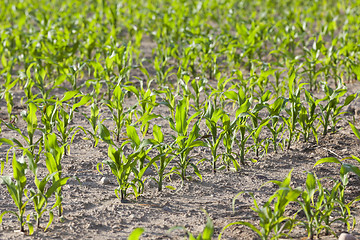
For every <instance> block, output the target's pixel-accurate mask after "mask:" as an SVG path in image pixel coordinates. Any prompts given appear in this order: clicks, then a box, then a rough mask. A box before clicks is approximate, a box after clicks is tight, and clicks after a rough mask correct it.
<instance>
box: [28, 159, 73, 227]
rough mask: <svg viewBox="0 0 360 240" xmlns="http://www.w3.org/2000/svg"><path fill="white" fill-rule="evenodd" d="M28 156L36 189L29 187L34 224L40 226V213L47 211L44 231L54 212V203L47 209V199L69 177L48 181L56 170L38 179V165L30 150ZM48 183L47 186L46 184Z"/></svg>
mask: <svg viewBox="0 0 360 240" xmlns="http://www.w3.org/2000/svg"><path fill="white" fill-rule="evenodd" d="M26 155H27V157H28V161H29V169H30V170H31V171H32V172H33V174H34V183H35V185H36V189H30V190H29V192H30V198H29V199H30V201H31V202H32V203H33V204H34V210H35V214H34V216H35V220H36V226H37V228H40V220H41V217H42V215H43V214H44V213H45V212H47V211H48V212H49V221H48V223H47V225H46V227H45V228H44V231H46V230H47V229H48V228H49V226H50V225H51V223H52V220H53V218H54V214H53V212H52V211H51V209H53V208H54V207H56V205H55V206H54V207H53V208H51V209H48V208H47V205H48V199H49V198H50V197H51V196H52V195H53V194H54V193H55V192H56V191H57V190H58V188H60V187H62V186H64V185H65V184H66V182H67V180H68V179H69V177H65V178H59V179H58V180H56V181H50V180H52V179H55V175H56V174H58V172H53V173H52V174H47V175H46V176H45V177H44V178H43V179H42V180H41V179H39V178H38V177H39V176H38V173H37V172H38V171H37V170H38V165H37V163H36V161H34V158H33V156H32V155H31V153H30V152H28V153H27V154H26ZM47 185H48V186H47Z"/></svg>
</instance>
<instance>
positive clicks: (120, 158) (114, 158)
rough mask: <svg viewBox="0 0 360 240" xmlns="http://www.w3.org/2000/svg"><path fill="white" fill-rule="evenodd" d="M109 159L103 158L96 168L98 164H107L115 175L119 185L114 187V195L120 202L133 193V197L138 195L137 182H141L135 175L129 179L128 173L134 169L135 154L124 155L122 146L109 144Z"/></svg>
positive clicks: (135, 162)
mask: <svg viewBox="0 0 360 240" xmlns="http://www.w3.org/2000/svg"><path fill="white" fill-rule="evenodd" d="M108 156H109V158H110V159H109V160H104V161H103V162H101V163H98V164H97V166H96V168H97V170H98V171H99V173H101V171H100V168H99V167H100V165H101V167H102V168H103V165H104V164H105V165H107V166H109V168H110V170H111V172H112V173H113V174H114V176H115V177H116V180H117V182H118V184H119V186H118V187H117V188H116V189H115V195H116V197H117V198H119V199H120V200H121V202H126V200H127V197H128V196H129V195H131V194H133V195H134V196H135V197H137V196H138V195H139V193H138V191H137V187H138V186H137V184H139V183H140V184H142V182H141V180H140V179H137V178H136V176H135V178H134V179H133V180H130V178H129V177H130V174H131V173H132V172H133V169H135V167H136V164H137V161H136V158H135V157H136V156H135V155H130V156H125V154H124V152H123V149H122V148H114V147H113V146H112V145H109V148H108ZM101 174H102V173H101ZM129 188H132V189H133V193H129V192H128V189H129Z"/></svg>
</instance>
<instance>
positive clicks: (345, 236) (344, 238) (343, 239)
mask: <svg viewBox="0 0 360 240" xmlns="http://www.w3.org/2000/svg"><path fill="white" fill-rule="evenodd" d="M339 240H356V238H355V237H354V236H353V235H351V234H349V233H342V234H340V236H339Z"/></svg>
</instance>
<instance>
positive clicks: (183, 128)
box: [169, 98, 204, 181]
mask: <svg viewBox="0 0 360 240" xmlns="http://www.w3.org/2000/svg"><path fill="white" fill-rule="evenodd" d="M199 115H200V112H197V113H195V114H193V115H192V116H190V117H189V118H188V116H189V99H188V98H184V99H182V100H180V101H179V103H178V105H177V106H176V112H175V119H173V118H171V117H170V118H169V124H170V128H171V129H172V130H174V131H175V133H176V135H175V136H174V135H172V138H173V139H174V142H173V143H172V144H171V145H170V147H171V149H172V150H173V153H174V154H176V156H177V159H178V160H177V161H176V162H177V165H178V166H177V167H175V168H174V169H173V170H172V171H174V173H176V174H178V175H179V176H180V177H181V179H182V180H183V181H184V180H185V179H186V178H187V174H186V170H187V168H188V167H189V165H190V166H192V167H193V169H194V171H195V173H196V175H198V177H200V179H201V174H200V172H199V170H198V168H197V167H196V165H195V164H193V163H191V162H190V158H189V154H190V151H191V150H192V149H193V148H195V147H199V146H204V142H203V141H201V140H198V137H199V131H200V128H199V120H200V119H198V120H196V122H195V123H194V125H193V127H192V129H191V131H190V133H188V129H189V127H190V123H191V122H192V121H193V120H194V121H195V119H196V118H197V117H198V116H199ZM174 120H175V121H174Z"/></svg>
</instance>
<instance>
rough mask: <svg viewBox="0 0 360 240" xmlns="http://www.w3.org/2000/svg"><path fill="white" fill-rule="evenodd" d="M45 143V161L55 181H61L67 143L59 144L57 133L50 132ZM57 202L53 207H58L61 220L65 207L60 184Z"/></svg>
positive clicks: (56, 193) (56, 194) (56, 192)
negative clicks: (62, 161) (62, 163)
mask: <svg viewBox="0 0 360 240" xmlns="http://www.w3.org/2000/svg"><path fill="white" fill-rule="evenodd" d="M44 145H45V151H46V152H45V162H46V168H47V169H48V171H49V174H50V175H51V176H52V177H51V180H52V182H53V183H56V182H59V181H60V182H61V179H62V177H61V173H62V166H61V160H62V158H63V156H64V154H65V145H60V146H59V141H58V140H57V137H56V135H55V133H51V134H48V135H47V136H46V137H45V138H44ZM55 197H56V203H55V205H54V206H53V208H55V207H57V208H58V217H59V219H60V221H62V220H63V207H62V188H61V186H59V187H58V188H56V190H55Z"/></svg>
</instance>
